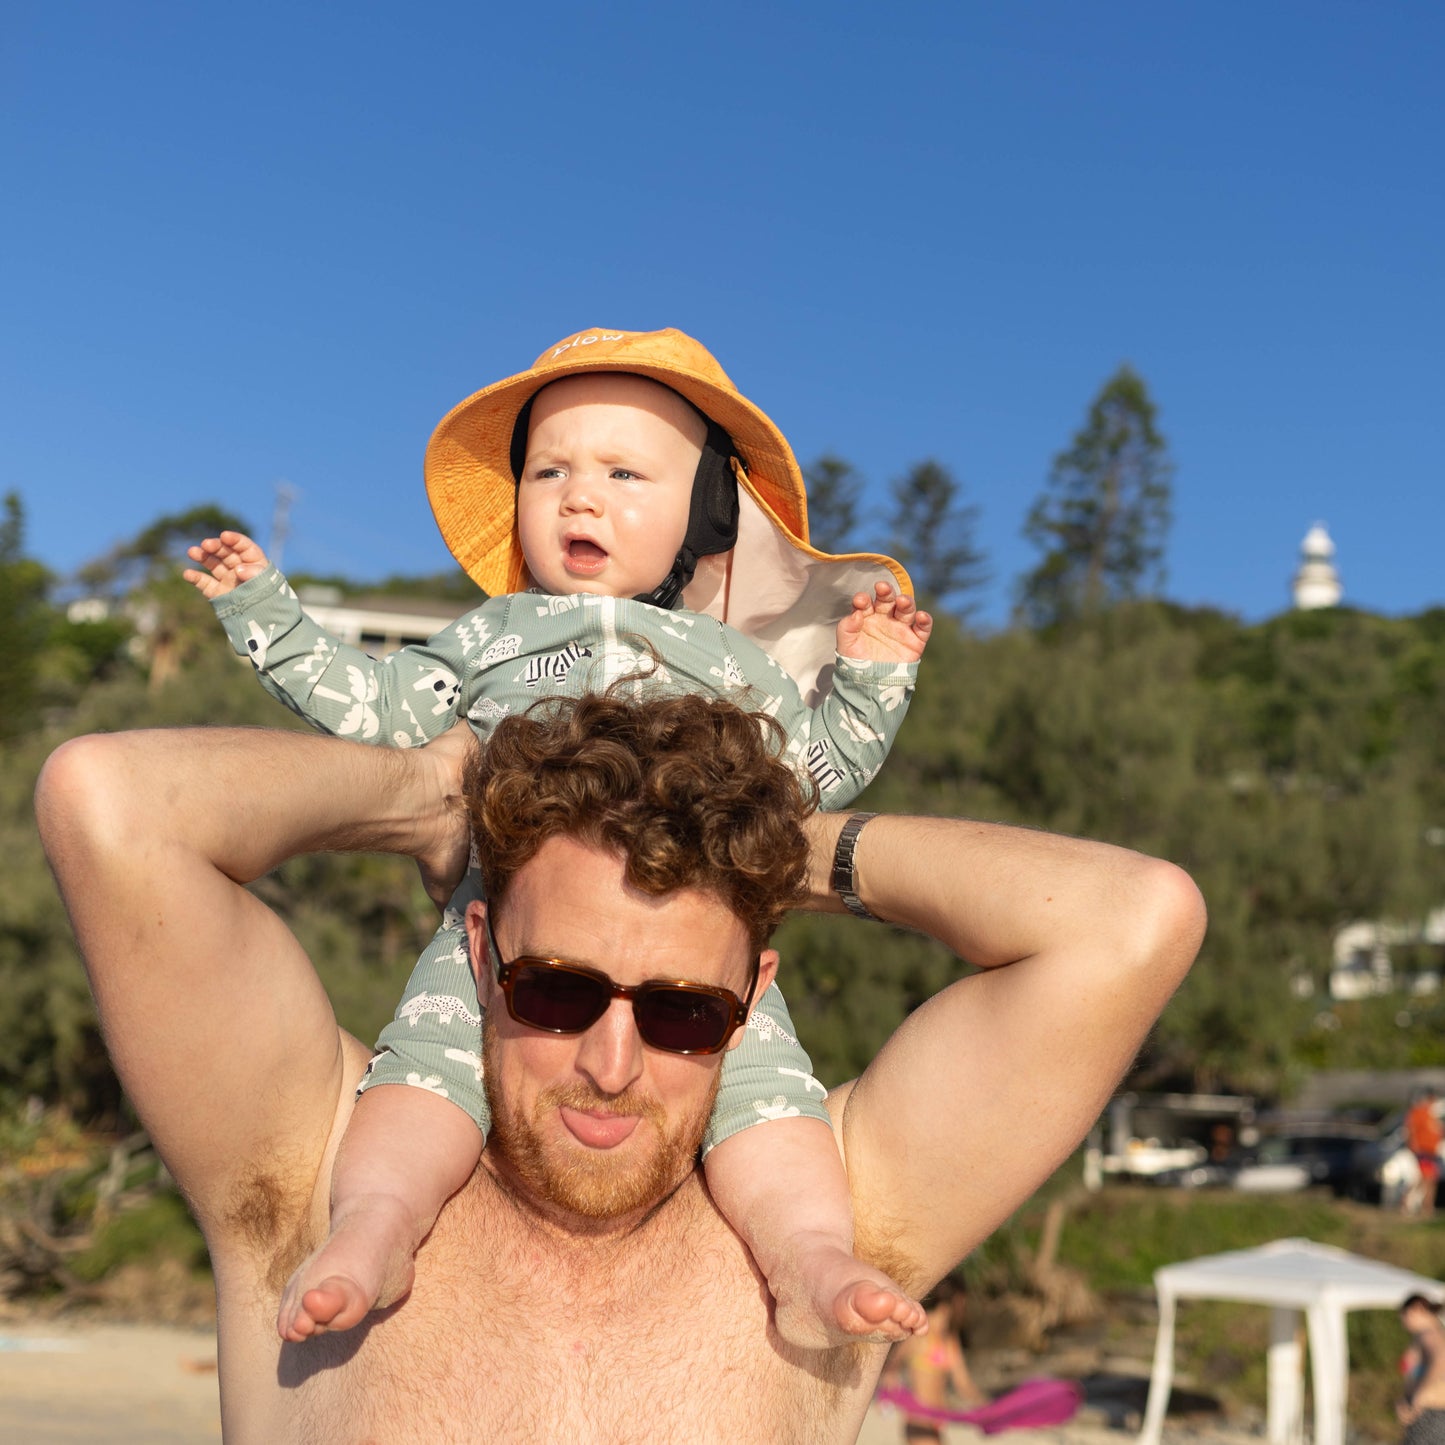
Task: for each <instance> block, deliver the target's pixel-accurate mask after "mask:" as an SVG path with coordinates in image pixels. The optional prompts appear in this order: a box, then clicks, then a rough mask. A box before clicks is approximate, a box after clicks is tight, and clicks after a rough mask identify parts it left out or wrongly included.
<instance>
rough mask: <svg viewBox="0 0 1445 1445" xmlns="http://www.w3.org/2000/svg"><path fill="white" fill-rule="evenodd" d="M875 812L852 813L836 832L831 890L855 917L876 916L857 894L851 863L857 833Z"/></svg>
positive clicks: (855, 849) (856, 880)
mask: <svg viewBox="0 0 1445 1445" xmlns="http://www.w3.org/2000/svg"><path fill="white" fill-rule="evenodd" d="M877 816H878V814H877V813H854V814H853V816H852V817H851V818H849V819H848V821H847V822H846V823H844V824H843V831H842V832H841V833H839V834H838V846H837V848H835V849H834V850H833V880H832V881H833V892H834V893H836V894H837V895H838V897H839V898H841V899H842V900H843V906H844V907H845V908H846V909H847V910H848V912H849V913H851V914H853V915H854V916H855V917H856V918H877V916H878V915H877V914H876V913H871V912H869V910H868V908H867V906H866V905H865V904H864V902H863V900H862V899H861V898H859V896H858V873H857V870H856V868H855V867H854V863H853V854H854V853H855V852H856V851H857V848H858V835H859V834H860V833H861V832H862V831H863V828H864V825H865V824H866V823H867V822H868V820H869V819H870V818H876V817H877Z"/></svg>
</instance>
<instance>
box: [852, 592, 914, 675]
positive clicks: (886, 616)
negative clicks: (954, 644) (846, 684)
mask: <svg viewBox="0 0 1445 1445" xmlns="http://www.w3.org/2000/svg"><path fill="white" fill-rule="evenodd" d="M932 631H933V618H932V617H930V616H929V614H928V613H926V612H920V611H919V610H918V608H917V606H916V605H915V604H914V601H913V599H912V598H911V597H907V596H904V595H903V594H902V593H898V592H895V591H894V590H893V584H892V583H891V582H876V583H874V585H873V596H872V597H870V596H869V595H868V594H867V593H866V592H855V593H854V594H853V610H852V611H851V612H850V613H849V614H848V615H847V616H846V617H845V618H844V619H843V620H842V621H841V622H840V623H839V624H838V656H839V657H852V658H856V659H858V660H859V661H860V662H917V661H918V659H919V658H920V657H922V656H923V649H924V648H925V647H926V646H927V645H928V637H929V634H930V633H931V632H932Z"/></svg>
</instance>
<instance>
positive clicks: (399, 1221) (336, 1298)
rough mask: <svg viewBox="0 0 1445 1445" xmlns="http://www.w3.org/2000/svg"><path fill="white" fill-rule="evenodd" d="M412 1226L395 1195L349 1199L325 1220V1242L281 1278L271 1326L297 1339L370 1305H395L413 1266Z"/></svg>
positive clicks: (359, 1315) (348, 1319) (355, 1321)
mask: <svg viewBox="0 0 1445 1445" xmlns="http://www.w3.org/2000/svg"><path fill="white" fill-rule="evenodd" d="M415 1251H416V1226H415V1222H414V1221H413V1219H412V1218H411V1215H410V1213H409V1212H408V1211H407V1210H406V1209H405V1207H404V1206H403V1205H402V1204H401V1202H400V1200H396V1199H390V1198H386V1197H384V1196H379V1195H369V1196H367V1197H366V1198H363V1199H359V1200H354V1201H352V1202H351V1203H350V1204H348V1205H347V1207H346V1210H345V1213H344V1214H342V1213H338V1214H337V1215H336V1216H335V1217H334V1218H333V1219H332V1221H331V1234H330V1235H329V1236H328V1238H327V1240H326V1243H325V1244H323V1245H322V1246H321V1248H320V1249H318V1250H316V1251H315V1252H314V1253H313V1254H311V1255H310V1256H309V1257H308V1258H307V1259H306V1260H305V1261H304V1262H303V1263H302V1265H301V1267H300V1268H299V1269H298V1270H297V1271H296V1273H295V1274H293V1275H292V1276H291V1278H290V1279H289V1280H288V1281H287V1282H286V1288H285V1290H284V1291H283V1292H282V1295H281V1307H280V1309H279V1310H278V1311H277V1314H276V1330H277V1333H278V1334H280V1336H281V1338H282V1339H283V1340H290V1341H291V1342H293V1343H299V1342H300V1341H302V1340H307V1339H310V1338H311V1336H313V1335H321V1334H325V1333H326V1332H327V1331H328V1330H349V1329H351V1328H352V1327H353V1326H354V1325H359V1324H360V1323H361V1321H362V1320H364V1319H365V1318H366V1316H367V1314H368V1313H369V1312H370V1311H371V1310H374V1309H385V1308H386V1307H387V1306H388V1305H391V1304H395V1303H396V1301H397V1300H399V1299H400V1298H401V1297H402V1296H403V1295H404V1294H406V1292H407V1291H408V1290H409V1289H410V1288H411V1284H412V1279H413V1277H414V1276H415V1273H416V1270H415V1267H414V1264H413V1258H412V1257H413V1255H414V1253H415Z"/></svg>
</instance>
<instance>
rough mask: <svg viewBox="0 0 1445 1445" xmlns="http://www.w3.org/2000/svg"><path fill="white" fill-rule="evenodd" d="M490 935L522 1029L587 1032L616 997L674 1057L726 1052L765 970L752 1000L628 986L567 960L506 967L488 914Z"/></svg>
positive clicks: (667, 983) (704, 987)
mask: <svg viewBox="0 0 1445 1445" xmlns="http://www.w3.org/2000/svg"><path fill="white" fill-rule="evenodd" d="M486 932H487V948H488V950H489V952H490V953H491V956H492V965H493V967H494V968H495V969H496V976H497V985H498V987H499V988H500V989H501V990H502V994H503V996H504V997H505V998H506V1000H507V1012H508V1013H509V1014H510V1015H511V1016H512V1017H513V1018H514V1019H515V1020H516V1021H517V1022H518V1023H519V1024H525V1025H526V1026H527V1027H528V1028H532V1029H543V1030H545V1031H546V1032H547V1033H551V1034H580V1033H585V1032H586V1031H587V1030H588V1029H590V1028H591V1027H592V1025H593V1024H595V1023H596V1022H597V1020H598V1019H600V1018H601V1017H602V1015H603V1014H605V1013H606V1012H607V1008H608V1005H609V1004H610V1003H611V1002H612V1000H613V999H615V998H625V999H627V1000H628V1001H629V1002H630V1003H631V1004H632V1016H633V1018H634V1019H635V1020H636V1022H637V1032H638V1034H639V1035H641V1038H642V1042H643V1043H645V1044H647V1045H649V1046H650V1047H652V1048H654V1049H662V1050H664V1051H665V1052H667V1053H669V1054H717V1053H721V1052H722V1050H723V1049H725V1048H726V1047H727V1042H728V1040H729V1039H730V1038H731V1037H732V1035H733V1031H734V1030H735V1029H736V1028H738V1027H739V1025H741V1024H745V1023H746V1022H747V1019H748V1010H749V1008H751V1007H752V1002H753V993H754V991H755V990H756V989H757V986H758V972H759V970H760V969H761V967H762V959H761V958H757V959H754V961H753V971H752V977H751V978H750V979H749V981H748V996H747V998H746V999H740V998H739V997H738V996H737V994H735V993H734V992H733V991H732V990H731V989H726V988H720V987H716V986H714V985H713V984H707V983H687V982H685V981H683V980H681V979H679V980H676V981H672V980H662V979H649V980H648V981H647V982H646V983H639V984H635V985H629V984H623V983H616V982H614V981H613V980H612V979H610V978H609V977H608V976H607V975H606V974H605V973H603V972H601V970H599V969H595V968H588V967H587V966H586V965H585V964H581V963H568V962H567V961H566V960H565V959H561V958H534V957H531V956H529V955H522V956H521V957H518V958H514V959H513V960H512V961H511V962H510V963H503V962H502V950H501V949H500V948H499V947H498V946H497V935H496V934H495V933H494V932H493V931H492V915H491V912H490V910H488V912H487V915H486Z"/></svg>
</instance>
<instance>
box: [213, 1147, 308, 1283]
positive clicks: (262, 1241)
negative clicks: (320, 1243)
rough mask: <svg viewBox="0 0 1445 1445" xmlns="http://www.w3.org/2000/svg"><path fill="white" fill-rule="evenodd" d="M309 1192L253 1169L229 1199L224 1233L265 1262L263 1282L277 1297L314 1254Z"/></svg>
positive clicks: (273, 1174)
mask: <svg viewBox="0 0 1445 1445" xmlns="http://www.w3.org/2000/svg"><path fill="white" fill-rule="evenodd" d="M310 1203H311V1189H310V1187H309V1186H306V1187H303V1186H301V1185H300V1184H299V1183H298V1182H297V1181H296V1180H295V1178H294V1177H293V1178H289V1179H288V1178H287V1177H286V1175H285V1174H283V1173H281V1172H277V1171H274V1170H273V1171H263V1170H260V1169H253V1170H252V1171H251V1172H250V1174H249V1175H248V1176H247V1177H246V1178H244V1179H243V1180H241V1182H239V1183H238V1184H237V1185H236V1187H235V1190H234V1192H233V1193H232V1196H231V1206H230V1208H229V1209H227V1210H225V1211H224V1213H223V1216H222V1221H221V1224H222V1228H223V1229H224V1230H226V1232H227V1233H228V1234H230V1235H231V1236H232V1237H233V1238H234V1239H235V1240H236V1242H237V1244H238V1245H239V1247H240V1248H241V1249H243V1250H245V1251H246V1252H247V1253H249V1254H251V1255H253V1256H254V1257H255V1258H257V1259H259V1260H260V1261H261V1264H262V1267H263V1270H264V1273H263V1275H262V1278H263V1279H264V1281H265V1283H266V1285H267V1287H268V1288H270V1289H274V1290H275V1291H276V1293H277V1294H278V1295H279V1294H280V1292H281V1290H282V1288H283V1287H284V1286H285V1284H286V1281H287V1280H288V1279H290V1278H291V1275H292V1274H293V1273H294V1272H295V1269H296V1267H297V1265H299V1264H300V1263H301V1261H302V1260H303V1259H305V1258H306V1255H307V1254H308V1253H309V1252H310V1250H311V1247H312V1244H313V1243H314V1241H313V1239H312V1233H313V1231H312V1228H311V1218H310Z"/></svg>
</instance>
